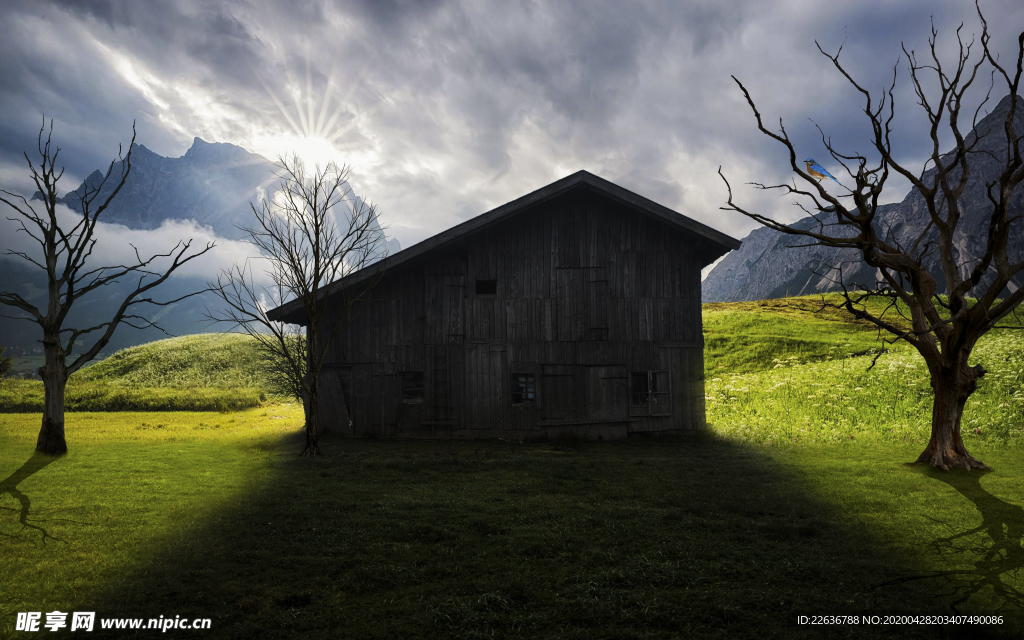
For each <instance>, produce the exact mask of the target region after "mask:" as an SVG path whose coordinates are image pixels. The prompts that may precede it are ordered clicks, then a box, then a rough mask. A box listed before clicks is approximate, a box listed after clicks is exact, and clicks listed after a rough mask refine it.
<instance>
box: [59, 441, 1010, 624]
mask: <svg viewBox="0 0 1024 640" xmlns="http://www.w3.org/2000/svg"><path fill="white" fill-rule="evenodd" d="M299 447H300V443H299V438H298V437H296V438H289V439H286V440H285V441H283V442H282V443H281V453H280V455H278V456H277V457H276V458H275V459H274V462H273V468H272V471H271V473H270V474H269V475H268V476H267V477H266V481H265V482H264V483H263V484H262V485H261V486H260V487H258V488H256V489H254V491H253V493H251V494H250V495H248V496H246V497H245V498H244V499H243V500H240V501H239V502H238V504H237V505H236V506H233V507H230V508H227V509H225V510H223V511H221V512H218V513H216V514H214V515H213V516H212V518H211V520H210V521H209V522H208V523H207V524H205V525H203V526H201V527H196V528H195V529H193V530H191V531H189V532H187V535H185V536H182V537H181V539H180V541H179V542H177V543H175V544H174V545H172V546H170V547H168V548H166V549H165V550H164V551H163V552H162V553H161V554H160V555H159V556H158V557H156V558H155V559H153V561H152V562H151V563H149V564H148V565H147V566H146V567H145V569H144V570H140V571H137V572H135V573H133V574H131V575H126V576H124V579H123V580H121V581H120V582H118V583H117V584H111V585H109V588H108V589H107V590H106V591H105V592H103V593H99V594H95V595H94V596H93V597H90V598H88V599H86V600H84V601H83V602H82V603H81V604H80V607H79V610H95V611H97V615H98V616H99V615H103V616H109V617H113V616H128V617H138V618H148V617H156V616H159V615H164V616H168V615H170V616H174V615H181V616H182V617H186V616H187V617H203V618H211V619H212V620H213V627H212V629H211V630H209V631H204V632H203V637H216V638H248V637H260V638H287V637H303V638H319V637H323V638H348V637H359V638H368V637H381V638H384V637H409V638H413V637H424V638H447V637H453V638H454V637H459V638H463V637H484V636H491V635H494V636H500V637H507V638H514V637H522V638H528V637H546V636H550V635H551V634H553V633H555V631H556V630H555V628H554V626H555V625H557V626H558V627H559V628H560V629H561V630H560V631H558V632H557V634H556V635H559V636H560V637H578V638H583V637H588V638H590V637H593V638H600V637H621V638H627V637H639V636H643V637H666V638H667V637H677V636H678V634H679V633H681V632H683V631H686V633H687V634H689V635H693V636H694V637H758V638H805V637H806V638H814V637H822V628H821V627H809V626H807V625H804V626H800V625H798V624H797V616H799V615H807V616H812V615H825V614H827V615H838V614H844V613H845V614H859V615H864V614H867V613H873V614H885V613H893V614H896V613H906V614H918V615H920V614H927V613H945V614H948V613H952V612H953V611H954V608H955V607H956V606H957V605H958V604H959V603H962V602H963V596H964V589H970V588H972V585H975V584H977V582H976V576H975V575H974V574H971V575H959V574H957V575H948V576H944V578H943V579H942V580H927V579H921V580H906V579H901V578H905V577H906V576H907V575H910V574H912V573H913V572H914V571H917V570H919V568H920V566H919V565H917V564H916V561H915V559H913V558H908V557H904V556H901V555H900V553H899V552H897V551H895V550H893V549H892V548H888V547H886V546H885V545H884V544H882V543H880V542H879V541H878V540H877V539H876V538H875V537H874V536H873V535H872V532H870V531H868V530H865V528H864V527H862V526H858V525H857V523H856V521H855V520H854V518H852V517H849V515H848V514H844V513H841V512H839V511H838V509H837V507H836V506H835V505H832V504H829V503H827V502H826V501H823V500H822V499H820V498H817V497H815V495H814V493H813V490H812V489H813V488H812V487H807V486H805V485H804V484H803V483H804V482H805V481H804V480H802V479H800V478H796V477H794V476H793V475H792V474H790V473H788V472H787V471H786V469H784V468H783V467H782V466H781V465H780V464H779V463H777V462H775V461H774V460H772V459H771V458H770V457H767V456H765V455H763V454H761V453H759V452H757V451H755V450H751V449H747V448H744V447H741V446H736V445H732V444H728V443H722V442H718V441H712V440H708V439H703V438H675V439H651V440H642V441H632V440H630V441H625V442H611V443H608V442H606V443H592V444H583V445H577V446H574V447H572V448H561V449H560V448H558V447H551V446H550V445H515V444H510V443H504V442H494V441H489V442H487V441H478V442H452V441H395V440H386V439H380V440H360V439H341V438H324V439H323V440H322V449H323V451H324V453H325V456H324V457H323V458H320V459H312V460H311V459H307V458H299V457H297V456H296V455H295V453H296V452H297V451H298V450H299ZM975 477H977V476H975ZM606 479H612V480H613V481H608V480H606ZM971 482H972V479H965V480H963V481H961V480H959V479H957V480H954V481H951V486H953V487H954V488H956V489H957V490H958V491H961V493H963V494H964V495H965V496H968V497H969V498H970V499H972V500H974V501H975V504H977V505H979V509H980V510H982V511H983V513H985V514H987V515H986V524H985V525H984V526H983V527H982V529H984V531H989V532H990V533H989V534H988V535H991V536H995V533H996V532H995V529H996V527H997V525H998V526H999V527H1002V526H1004V525H1007V526H1010V525H1012V527H1013V530H1014V531H1017V532H1019V531H1020V516H1019V509H1018V508H1016V507H1013V505H1008V504H1007V503H1005V502H1002V501H1000V500H998V499H996V498H994V497H992V496H991V495H990V494H987V492H985V491H984V489H981V488H980V485H978V484H971ZM954 483H955V484H954ZM311 505H312V507H311ZM1015 509H1016V511H1015ZM1014 535H1016V536H1017V538H1016V539H1017V540H1018V542H1019V533H1016V534H1012V533H1011V534H1006V537H1005V539H1001V540H1002V542H1000V544H1004V545H1005V547H1007V548H1008V547H1009V546H1012V544H1011V543H1012V538H1013V536H1014ZM965 538H966V536H953V537H952V538H951V540H962V539H965ZM937 544H941V542H937ZM991 562H992V563H993V564H991V565H984V563H979V567H977V568H978V570H979V573H978V575H981V576H983V579H984V580H988V582H987V583H986V584H994V582H993V581H994V580H997V578H994V577H993V576H995V575H996V574H998V575H1002V574H1003V573H1004V572H1005V571H1009V570H1012V567H1011V566H1010V565H1008V564H1005V563H1004V564H999V563H1003V562H1004V561H996V560H991ZM978 588H981V586H979V587H978ZM772 598H774V600H771V599H772ZM1005 599H1006V603H1007V607H1008V608H1009V607H1012V606H1013V605H1014V604H1019V599H1018V598H1017V595H1016V594H1014V593H1011V592H1010V591H1009V590H1007V591H1006V592H1005ZM83 607H84V608H83ZM834 630H835V629H833V631H834ZM118 633H119V634H120V635H117V636H116V637H125V632H124V631H121V632H118ZM101 637H102V634H101ZM111 637H114V636H113V635H111ZM834 637H900V638H915V637H916V638H940V637H941V638H955V637H965V638H966V637H971V638H980V637H1001V636H999V635H992V636H986V635H984V634H983V633H980V632H978V631H977V628H976V627H975V628H968V629H956V628H952V627H948V626H946V627H928V626H919V627H898V628H892V627H890V628H882V627H860V628H858V629H853V628H844V629H842V633H841V634H839V635H836V636H834Z"/></svg>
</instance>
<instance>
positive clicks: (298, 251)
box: [207, 157, 386, 456]
mask: <svg viewBox="0 0 1024 640" xmlns="http://www.w3.org/2000/svg"><path fill="white" fill-rule="evenodd" d="M278 168H279V169H280V171H279V172H278V174H277V176H278V177H279V178H280V179H281V184H280V191H278V192H277V193H276V194H274V195H273V196H272V197H271V198H269V199H264V200H262V201H261V202H260V203H259V205H258V206H257V205H256V204H253V203H250V206H251V208H252V212H253V215H254V217H255V219H256V224H255V225H254V226H253V227H247V228H243V229H242V230H243V231H245V232H246V233H247V234H248V238H247V240H246V241H247V242H249V243H250V244H252V245H253V247H255V248H256V250H257V251H258V252H259V254H260V256H261V257H260V258H258V260H262V261H263V262H265V263H266V265H267V268H266V269H265V271H264V275H265V276H266V280H265V282H266V284H261V283H260V282H257V279H256V277H255V276H254V274H253V270H252V268H251V266H250V263H249V262H246V263H245V264H243V265H237V264H236V265H234V266H233V267H232V268H231V269H229V270H227V271H223V272H221V274H220V275H219V276H218V277H217V281H216V283H211V285H210V286H211V288H212V289H213V290H214V291H215V292H216V294H217V295H218V296H219V297H220V298H221V300H222V301H223V302H224V303H225V305H226V306H225V308H224V309H223V310H219V311H210V310H207V317H208V318H210V319H211V320H212V321H214V322H223V323H228V324H230V325H233V326H236V327H240V328H242V329H243V330H244V331H245V332H247V333H248V334H249V335H251V336H252V337H253V338H255V339H256V340H257V341H258V342H259V345H260V349H261V351H262V352H263V354H264V355H265V356H266V357H267V358H268V360H269V362H270V366H269V370H268V373H269V374H270V375H271V377H272V378H273V379H274V380H275V381H276V386H278V388H283V389H284V390H285V391H287V392H288V393H290V394H291V395H294V396H296V397H300V398H301V399H302V400H303V409H304V411H305V435H306V440H305V446H304V447H303V449H302V452H301V455H303V456H318V455H320V447H319V444H318V440H317V436H318V432H319V428H318V424H317V421H318V415H319V379H320V370H321V369H322V368H323V364H324V360H325V357H326V355H327V350H328V348H329V347H330V345H331V341H332V340H334V337H335V335H337V332H338V330H339V329H340V328H341V327H342V326H344V324H345V322H346V321H347V320H348V318H349V317H350V315H349V310H350V308H351V306H352V305H353V304H354V303H356V302H357V301H359V300H365V299H366V297H367V294H368V293H369V291H370V290H371V289H372V288H373V286H374V285H375V284H376V282H377V281H378V280H379V279H380V276H381V275H382V274H383V271H382V266H383V262H382V259H383V257H384V253H385V251H384V247H385V246H386V245H385V242H384V241H385V238H384V233H383V230H382V229H381V228H380V227H379V226H378V224H377V209H376V207H375V206H373V205H366V204H364V203H363V202H362V201H361V200H360V199H359V198H357V197H355V196H354V194H353V193H352V189H351V187H350V186H349V184H348V174H349V170H348V168H347V167H341V168H339V167H338V166H337V165H335V164H334V163H330V164H328V165H327V167H326V168H323V169H321V168H320V167H317V168H316V170H315V171H313V172H312V173H307V171H306V169H305V167H304V166H303V164H302V163H301V162H300V161H299V160H298V159H297V158H294V157H292V158H279V159H278ZM338 208H342V209H344V210H343V211H341V212H340V213H341V216H340V218H342V219H343V220H344V222H342V223H341V224H340V225H339V224H338V222H337V221H336V218H338V217H339V216H338V215H337V213H338V212H337V211H336V209H338ZM374 263H376V264H377V265H379V266H380V267H381V269H379V270H378V271H377V272H376V273H375V275H374V277H372V278H370V279H368V280H365V281H363V282H362V283H361V284H360V285H359V286H355V287H343V286H341V285H342V283H341V282H340V280H342V279H343V278H345V276H347V275H349V274H351V273H355V272H356V271H359V270H361V269H363V268H364V267H368V266H370V265H371V264H374ZM328 299H329V300H330V301H329V302H328ZM295 300H297V301H298V303H299V308H301V315H302V316H303V319H304V321H305V323H306V328H305V334H304V335H303V332H302V330H301V329H300V328H299V327H298V326H296V325H295V324H289V323H285V322H280V321H277V320H274V319H272V318H271V317H270V315H269V312H270V311H271V309H273V308H274V307H278V306H280V305H282V304H284V303H286V302H289V301H295Z"/></svg>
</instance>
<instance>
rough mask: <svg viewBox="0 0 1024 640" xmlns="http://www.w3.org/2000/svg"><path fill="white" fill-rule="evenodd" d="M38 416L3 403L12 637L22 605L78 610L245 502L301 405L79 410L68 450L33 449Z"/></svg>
mask: <svg viewBox="0 0 1024 640" xmlns="http://www.w3.org/2000/svg"><path fill="white" fill-rule="evenodd" d="M278 414H280V415H281V417H280V418H279V419H274V417H275V415H278ZM39 421H40V416H39V415H38V414H5V415H0V484H3V486H4V489H5V490H4V491H2V492H0V636H5V637H6V634H7V633H10V632H12V631H13V623H14V620H15V614H16V612H18V611H54V610H60V611H68V610H74V609H73V607H74V606H75V605H76V603H78V602H80V601H81V600H82V598H84V597H87V596H89V597H95V595H96V594H98V593H102V592H104V590H105V589H108V588H109V586H110V585H111V584H113V583H115V582H116V581H117V580H120V579H123V577H124V576H125V575H128V574H130V573H133V572H139V571H144V570H145V567H146V566H147V565H148V564H149V563H151V562H152V561H153V559H154V558H156V557H158V556H159V555H160V554H161V553H163V552H165V550H166V549H167V548H168V547H169V546H173V545H178V544H181V543H182V541H183V540H186V539H187V538H188V536H189V535H191V533H190V532H192V531H194V530H196V529H197V528H199V527H202V526H205V525H207V524H208V523H210V522H211V521H215V520H216V519H217V518H218V517H220V514H221V513H222V512H223V511H224V510H225V509H228V508H234V507H237V505H238V504H239V501H240V500H244V499H245V496H246V495H248V494H249V493H250V492H251V491H252V490H253V487H255V486H257V485H258V483H259V481H260V478H261V474H265V472H266V469H267V462H268V460H269V457H270V456H271V455H272V453H273V452H275V451H278V450H279V449H280V445H279V444H278V443H279V441H280V439H281V438H282V437H283V436H284V434H287V433H294V432H295V431H296V430H297V429H298V428H299V426H300V425H301V410H300V411H299V412H298V419H297V416H296V412H295V408H294V407H276V408H274V410H273V411H272V412H270V413H269V414H268V413H266V412H263V411H247V412H238V413H231V414H219V413H214V414H210V413H162V414H153V413H92V414H74V413H71V414H68V415H67V423H66V427H67V434H68V435H67V439H68V443H69V445H70V446H69V453H68V454H67V455H65V456H62V457H59V458H49V457H46V456H41V455H39V454H34V451H33V450H34V447H35V436H36V433H37V432H38V430H39ZM268 445H269V446H268ZM5 479H6V480H5ZM8 486H9V487H10V488H11V489H12V490H13V491H16V493H11V492H8V491H6V489H7V488H8ZM171 613H172V615H173V613H174V612H171Z"/></svg>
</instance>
